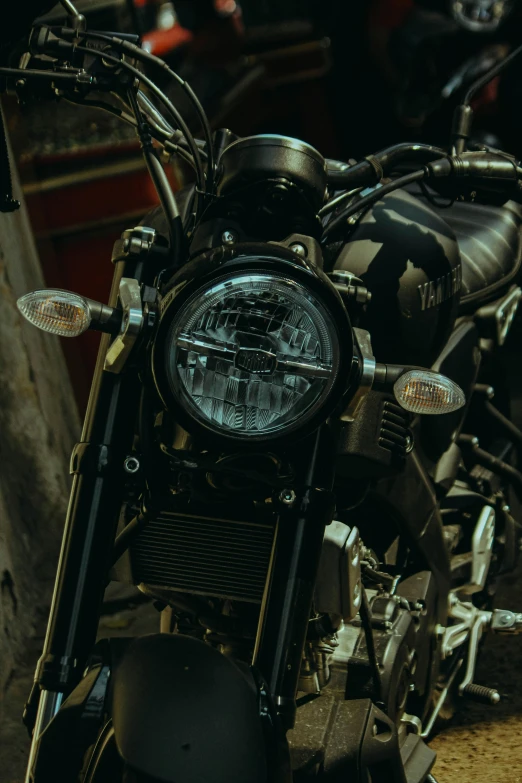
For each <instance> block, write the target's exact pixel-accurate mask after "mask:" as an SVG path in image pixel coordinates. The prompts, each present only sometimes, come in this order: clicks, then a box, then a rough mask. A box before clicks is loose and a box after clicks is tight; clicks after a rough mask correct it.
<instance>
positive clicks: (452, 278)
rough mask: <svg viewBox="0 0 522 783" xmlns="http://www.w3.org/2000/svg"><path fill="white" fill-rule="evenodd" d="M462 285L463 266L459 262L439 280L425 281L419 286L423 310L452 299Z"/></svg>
mask: <svg viewBox="0 0 522 783" xmlns="http://www.w3.org/2000/svg"><path fill="white" fill-rule="evenodd" d="M461 286H462V267H461V265H460V264H459V265H458V266H456V267H455V269H452V270H451V272H448V274H447V275H444V277H439V278H437V280H430V281H429V282H428V283H423V284H422V285H420V286H418V290H419V295H420V299H421V310H429V308H430V307H436V305H439V304H441V303H442V302H445V301H446V299H451V297H452V296H454V295H455V294H456V293H457V292H458V291H460V289H461Z"/></svg>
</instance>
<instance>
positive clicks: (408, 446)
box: [404, 435, 414, 454]
mask: <svg viewBox="0 0 522 783" xmlns="http://www.w3.org/2000/svg"><path fill="white" fill-rule="evenodd" d="M413 445H414V444H413V438H412V436H411V435H406V443H405V448H404V451H405V453H406V454H410V453H411V452H412V451H413Z"/></svg>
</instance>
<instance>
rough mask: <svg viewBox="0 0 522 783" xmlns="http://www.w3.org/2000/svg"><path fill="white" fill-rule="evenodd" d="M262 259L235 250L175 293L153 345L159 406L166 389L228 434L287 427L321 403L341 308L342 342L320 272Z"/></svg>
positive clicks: (333, 367) (339, 350) (264, 435)
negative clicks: (202, 279) (233, 256)
mask: <svg viewBox="0 0 522 783" xmlns="http://www.w3.org/2000/svg"><path fill="white" fill-rule="evenodd" d="M292 256H293V254H292ZM263 260H265V261H267V260H268V259H256V258H252V257H248V258H246V259H245V264H243V265H241V264H240V263H239V259H238V260H237V263H234V264H233V265H232V268H231V267H230V266H229V268H227V266H228V265H225V267H224V268H221V269H220V270H219V272H218V274H216V275H214V276H213V277H211V278H210V279H209V280H208V281H207V282H206V283H205V284H200V285H199V286H198V287H196V288H195V290H193V291H192V292H191V294H190V295H185V296H182V297H181V299H182V301H179V299H178V297H176V298H174V300H173V302H172V309H173V310H174V312H173V313H172V315H171V316H169V317H168V318H167V319H166V321H167V323H166V324H164V325H163V339H161V340H160V343H161V346H160V345H156V347H155V360H154V365H155V376H156V379H157V380H158V377H159V378H161V379H162V381H163V383H162V384H160V385H161V386H162V388H163V393H162V396H163V398H164V400H165V402H166V404H167V407H169V404H168V399H165V398H166V397H168V398H170V399H171V400H175V401H176V403H177V407H178V409H180V410H183V411H184V412H185V413H186V414H188V416H189V417H190V419H191V420H192V422H194V423H195V424H196V426H197V425H199V426H200V427H203V428H205V429H206V430H210V431H212V432H214V433H215V434H216V435H218V436H221V437H224V438H229V439H234V440H236V441H237V440H242V441H255V442H258V441H260V440H271V439H274V438H278V437H281V436H284V435H287V434H288V435H290V434H291V433H294V432H297V431H301V430H303V429H307V428H309V427H310V426H312V424H313V422H314V421H315V420H316V419H317V416H318V415H319V416H320V415H321V413H322V412H324V408H325V405H326V404H327V402H329V401H331V398H332V392H333V389H334V387H336V386H337V382H338V380H339V377H340V375H342V374H343V370H344V366H345V361H344V358H343V354H344V349H345V347H346V346H345V344H343V345H341V342H340V331H341V330H340V329H339V323H338V320H336V316H338V315H339V312H340V311H342V313H343V314H344V319H345V320H346V324H345V325H346V326H347V327H348V329H345V332H348V334H346V335H345V337H346V340H347V342H348V351H350V348H351V330H350V328H349V323H348V320H347V316H346V314H345V311H344V308H342V305H341V304H340V302H339V301H338V300H337V295H336V292H334V291H333V290H332V288H331V286H330V285H329V282H328V281H327V279H326V278H324V280H319V279H318V277H317V275H314V274H312V273H311V272H310V270H308V271H307V272H306V274H305V275H303V274H302V270H296V269H295V267H293V266H291V265H289V264H284V263H279V264H278V265H277V268H273V265H271V266H272V268H270V269H268V268H266V266H267V265H266V264H263ZM292 260H293V259H292ZM256 261H257V263H256ZM294 264H295V261H294ZM264 267H265V268H264ZM297 271H298V272H301V274H299V273H298V274H296V272H297ZM307 278H308V279H307ZM323 289H326V290H323ZM332 294H333V301H334V303H335V305H334V306H333V307H331V306H329V304H331V302H330V303H329V302H328V300H329V298H331V297H332ZM176 305H177V306H176ZM170 309H171V307H170V306H169V307H168V310H170ZM332 310H333V312H332ZM164 320H165V314H164V315H163V317H162V322H163V321H164ZM350 358H351V357H350ZM161 364H163V366H161ZM158 370H159V372H158ZM160 392H161V389H160ZM326 415H327V414H324V417H325V418H326Z"/></svg>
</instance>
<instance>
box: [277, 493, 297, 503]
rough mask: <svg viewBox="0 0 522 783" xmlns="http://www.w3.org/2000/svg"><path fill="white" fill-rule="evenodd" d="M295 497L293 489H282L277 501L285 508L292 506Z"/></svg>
mask: <svg viewBox="0 0 522 783" xmlns="http://www.w3.org/2000/svg"><path fill="white" fill-rule="evenodd" d="M296 497H297V495H296V494H295V492H294V490H293V489H283V491H282V492H281V494H280V495H279V500H280V501H281V503H284V504H285V506H293V505H294V503H295V499H296Z"/></svg>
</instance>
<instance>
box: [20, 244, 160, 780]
mask: <svg viewBox="0 0 522 783" xmlns="http://www.w3.org/2000/svg"><path fill="white" fill-rule="evenodd" d="M135 231H136V230H135ZM138 231H139V229H138ZM149 250H150V248H148V249H147V248H146V246H145V245H144V246H143V247H142V248H140V247H139V246H137V244H136V243H134V245H133V244H132V243H129V242H127V243H126V244H125V241H124V240H120V241H119V242H117V243H116V244H115V251H114V253H113V262H114V264H115V270H114V277H113V282H112V288H111V293H110V297H109V305H110V306H112V307H116V305H117V303H118V291H119V284H120V280H121V278H122V277H131V278H135V279H137V280H138V282H142V281H144V280H145V281H147V282H148V280H149V279H150V277H151V274H152V268H151V263H150V261H151V259H150V258H148V257H147V256H148V251H149ZM109 339H110V336H109V335H103V336H102V339H101V344H100V349H99V351H98V359H97V363H96V369H95V372H94V378H93V383H92V387H91V393H90V397H89V402H88V406H87V412H86V416H85V421H84V426H83V430H82V436H81V442H80V443H78V444H77V445H76V447H75V448H74V451H73V454H72V458H71V473H72V474H73V484H72V488H71V495H70V500H69V507H68V510H67V517H66V521H65V529H64V534H63V539H62V547H61V553H60V559H59V563H58V571H57V576H56V581H55V587H54V594H53V598H52V603H51V610H50V616H49V621H48V625H47V634H46V637H45V643H44V649H43V652H42V656H41V658H40V660H39V662H38V665H37V668H36V673H35V685H34V688H33V692H32V694H31V698H30V701H29V704H28V707H27V710H26V716H25V719H26V723H27V724H28V725H29V728H31V725H33V726H34V728H33V737H32V743H31V751H30V756H29V763H28V767H27V774H26V779H25V780H26V783H32V781H33V778H34V775H33V773H34V769H35V765H36V762H37V757H38V747H39V740H40V737H41V735H42V733H43V732H44V730H45V728H46V727H47V725H48V724H49V722H50V721H51V720H52V718H53V717H54V715H55V714H56V713H57V711H58V709H59V708H60V705H61V702H62V700H63V698H64V696H67V694H68V693H70V691H71V690H72V689H73V688H74V687H75V685H76V684H77V683H78V682H79V680H80V679H81V677H82V673H83V671H84V668H85V664H86V661H87V658H88V655H89V652H90V650H91V649H92V647H93V645H94V642H95V639H96V632H97V626H98V618H99V613H100V607H101V603H102V600H103V593H104V590H105V587H106V580H107V573H108V570H109V567H110V564H111V555H112V547H113V542H114V537H115V531H116V525H117V520H118V517H119V512H120V509H121V504H122V501H123V490H124V477H125V473H124V470H123V463H124V460H125V457H126V456H127V455H128V453H129V451H130V449H131V446H132V440H133V435H134V422H135V420H136V415H137V412H138V405H139V395H140V383H139V380H138V377H137V372H136V371H134V370H132V369H131V370H128V371H126V372H123V373H121V374H114V373H110V372H106V371H104V369H103V367H104V361H105V355H106V353H107V349H108V347H109ZM38 691H40V693H39V699H38ZM35 701H38V707H37V709H36V710H35V709H34V702H35ZM35 712H36V714H35Z"/></svg>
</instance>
